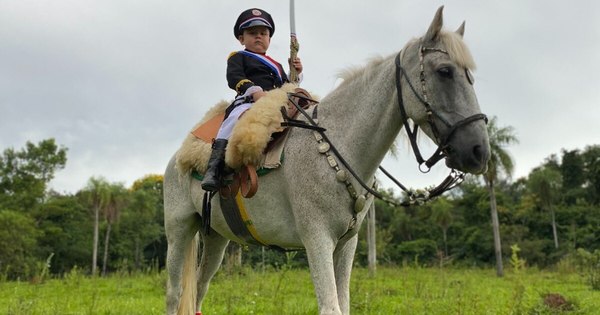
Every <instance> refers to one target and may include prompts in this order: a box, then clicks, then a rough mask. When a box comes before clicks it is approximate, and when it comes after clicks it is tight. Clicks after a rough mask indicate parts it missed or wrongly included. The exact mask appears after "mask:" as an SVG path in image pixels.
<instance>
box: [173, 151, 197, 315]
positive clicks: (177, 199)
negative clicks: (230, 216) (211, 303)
mask: <svg viewBox="0 0 600 315" xmlns="http://www.w3.org/2000/svg"><path fill="white" fill-rule="evenodd" d="M164 207H165V211H164V217H165V234H166V236H167V242H168V249H167V262H166V264H167V266H166V267H167V271H168V280H167V301H166V302H167V314H169V315H172V314H176V313H177V311H178V308H179V307H180V306H179V304H180V302H181V301H180V299H181V295H182V287H183V281H182V280H186V279H183V276H184V273H183V270H184V264H185V262H186V258H190V259H187V261H188V262H189V263H191V264H194V265H195V264H196V257H195V256H194V255H193V253H192V252H194V253H195V252H197V243H196V242H193V239H194V236H195V235H196V233H197V232H198V230H199V228H200V216H199V215H198V213H197V212H196V210H195V208H194V204H193V202H192V199H191V197H190V195H189V189H187V188H186V187H185V185H182V183H181V182H180V181H179V174H178V173H177V170H176V169H175V159H174V158H172V159H171V161H170V162H169V165H168V166H167V170H166V171H165V177H164ZM194 245H195V246H194ZM186 256H187V257H186ZM192 258H193V259H192ZM194 268H195V266H194ZM191 277H192V283H193V284H194V285H195V281H196V279H195V275H194V274H192V275H191ZM186 283H189V281H188V282H186ZM186 287H189V286H186ZM194 289H195V288H194ZM192 292H193V291H192ZM192 303H195V298H193V299H191V302H190V303H189V304H192ZM186 305H187V303H186ZM193 306H194V307H195V305H193ZM188 307H192V305H188Z"/></svg>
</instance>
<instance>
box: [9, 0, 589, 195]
mask: <svg viewBox="0 0 600 315" xmlns="http://www.w3.org/2000/svg"><path fill="white" fill-rule="evenodd" d="M440 5H445V8H444V24H445V27H446V28H447V29H449V30H455V29H456V28H457V27H458V26H459V25H460V23H462V21H466V31H465V41H466V43H467V45H468V46H469V48H470V50H471V53H472V54H473V56H474V58H475V61H476V63H477V70H476V71H475V72H474V76H475V91H476V93H477V97H478V100H479V103H480V106H481V109H482V111H483V112H484V113H486V114H487V115H488V116H490V117H492V116H497V117H498V124H499V126H500V127H506V126H511V127H513V128H514V131H515V135H516V137H517V138H518V139H519V143H518V144H514V145H511V146H509V147H507V148H506V149H507V150H508V151H509V152H510V153H511V155H512V157H513V158H514V160H515V163H516V167H515V173H514V174H513V178H519V177H523V176H527V174H528V173H529V172H530V171H531V169H532V168H534V167H536V166H539V165H540V164H541V163H543V161H544V159H546V158H547V157H548V156H550V155H551V154H558V155H560V152H561V150H562V149H567V150H573V149H584V148H585V147H586V146H587V145H593V144H600V123H599V122H598V121H599V119H600V76H599V75H598V74H599V73H600V58H598V54H599V53H600V2H598V1H594V0H581V1H571V2H566V1H556V0H550V1H522V0H505V1H468V0H461V1H447V2H444V1H436V0H420V1H416V0H411V1H409V0H405V1H398V0H393V1H392V0H376V1H365V0H362V1H358V0H346V1H308V0H306V1H303V0H298V1H296V32H297V34H298V40H299V42H300V52H299V57H300V58H301V59H302V62H303V65H304V81H303V83H302V87H303V88H305V89H307V90H309V91H310V92H312V93H314V94H316V95H318V96H320V97H323V96H325V95H327V94H328V93H329V92H330V91H331V90H332V89H333V88H334V85H335V84H336V81H337V80H338V79H337V76H338V74H339V73H340V72H341V71H342V70H344V69H347V68H349V67H354V66H360V65H364V64H366V62H367V61H368V60H369V59H371V58H372V57H374V56H388V55H391V54H394V53H397V52H398V51H399V50H400V49H401V48H402V47H403V46H404V44H405V43H406V42H407V41H408V40H410V39H412V38H414V37H418V36H421V35H423V34H424V33H425V31H426V30H427V28H428V26H429V24H430V22H431V20H432V18H433V15H434V13H435V10H436V9H437V8H438V7H439V6H440ZM251 7H259V8H262V9H264V10H266V11H268V12H270V13H271V15H272V16H273V18H274V20H275V34H274V37H273V38H272V41H271V47H270V49H269V52H268V54H269V55H270V56H272V57H273V58H275V59H276V60H279V61H280V62H281V61H284V60H286V59H287V56H288V55H289V11H288V1H273V0H271V1H267V0H262V1H259V0H257V1H233V0H222V1H206V0H171V1H158V0H137V1H134V0H102V1H100V0H96V1H92V0H1V1H0V150H2V151H3V150H5V149H7V148H15V149H17V150H18V149H21V148H23V147H24V145H25V143H26V142H27V141H31V142H34V143H37V142H39V141H41V140H43V139H48V138H54V139H55V140H56V142H57V143H58V144H59V145H61V146H63V147H66V148H68V153H67V158H68V161H67V165H66V167H65V168H64V169H63V170H60V171H58V172H57V173H56V176H55V179H54V180H53V181H52V182H51V187H52V188H53V189H54V190H56V191H58V192H60V193H75V192H77V191H78V190H80V189H82V188H83V187H84V186H85V185H86V183H87V181H88V180H89V179H90V177H92V176H102V177H104V178H106V179H107V180H109V181H110V182H121V183H123V184H125V185H127V186H129V185H131V184H132V183H133V181H135V180H136V179H139V178H141V177H143V176H144V175H147V174H161V173H163V172H164V169H165V167H166V164H167V162H168V161H169V159H170V158H171V156H172V155H173V154H174V153H175V151H176V150H177V149H178V148H179V146H180V144H181V143H182V141H183V139H184V137H185V136H186V134H187V133H188V132H189V131H190V129H191V128H192V127H193V125H194V124H195V123H196V122H198V121H199V120H200V119H201V118H202V116H203V114H204V113H205V112H206V111H207V110H208V108H210V107H211V106H212V105H214V104H215V103H217V102H218V101H220V100H223V99H225V100H231V99H232V98H233V96H234V92H233V91H232V90H230V89H229V88H228V87H227V83H226V80H225V68H226V59H227V56H228V55H229V53H230V52H232V51H236V50H239V49H241V48H242V47H241V46H240V44H239V42H238V41H237V40H236V39H235V38H234V36H233V24H234V22H235V20H236V19H237V16H238V15H239V14H240V13H241V12H242V11H244V10H245V9H248V8H251ZM282 63H283V62H282ZM401 133H403V132H401ZM332 140H334V139H332ZM334 141H335V140H334ZM422 145H423V146H424V147H425V151H426V152H427V151H430V152H432V151H433V149H434V148H433V145H431V144H428V142H426V141H423V143H422ZM383 166H384V167H385V168H386V169H388V171H390V172H391V173H393V174H394V175H395V176H396V177H397V178H398V179H399V180H400V181H401V182H402V183H404V184H405V185H407V186H410V187H415V188H418V187H423V186H430V185H434V184H437V183H438V182H439V181H441V180H442V179H443V178H444V177H445V175H446V173H447V172H448V170H447V169H446V168H445V167H444V166H443V165H439V166H436V167H435V168H434V170H432V172H431V173H430V174H427V175H422V174H420V173H419V171H418V170H417V163H416V162H415V161H414V157H413V155H412V152H411V151H410V148H409V146H408V145H400V150H399V154H398V157H397V158H391V157H389V158H386V159H385V160H384V162H383ZM377 177H378V178H382V175H378V176H377ZM382 184H383V187H388V185H389V187H391V184H389V181H386V180H383V179H382Z"/></svg>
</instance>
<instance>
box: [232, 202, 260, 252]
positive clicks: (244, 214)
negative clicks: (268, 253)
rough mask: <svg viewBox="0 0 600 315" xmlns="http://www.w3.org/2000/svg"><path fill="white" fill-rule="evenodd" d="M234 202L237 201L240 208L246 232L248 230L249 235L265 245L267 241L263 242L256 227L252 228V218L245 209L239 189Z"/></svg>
mask: <svg viewBox="0 0 600 315" xmlns="http://www.w3.org/2000/svg"><path fill="white" fill-rule="evenodd" d="M235 202H236V203H237V206H238V209H239V210H240V216H241V217H242V220H243V221H244V224H245V225H246V228H248V232H250V235H252V237H253V238H254V239H255V240H256V241H257V242H259V243H261V244H262V245H263V246H266V245H267V243H265V242H264V241H263V240H262V239H260V237H258V233H257V232H256V229H255V228H254V223H252V220H251V219H250V217H249V216H248V211H247V210H246V207H245V206H244V200H243V198H242V194H241V193H240V192H239V191H238V193H237V195H235Z"/></svg>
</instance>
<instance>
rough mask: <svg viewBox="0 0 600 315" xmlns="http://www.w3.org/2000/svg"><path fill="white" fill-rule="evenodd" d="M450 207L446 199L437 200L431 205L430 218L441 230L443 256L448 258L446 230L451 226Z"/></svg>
mask: <svg viewBox="0 0 600 315" xmlns="http://www.w3.org/2000/svg"><path fill="white" fill-rule="evenodd" d="M451 209H452V205H451V204H450V202H449V201H448V199H446V198H439V199H437V200H435V202H434V203H433V204H432V209H431V210H432V211H433V213H432V214H431V217H432V219H433V221H434V222H435V224H436V225H437V226H439V227H440V228H441V229H442V236H443V238H444V256H445V257H448V228H450V224H452V220H453V217H452V211H451Z"/></svg>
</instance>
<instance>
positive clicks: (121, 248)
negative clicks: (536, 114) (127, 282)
mask: <svg viewBox="0 0 600 315" xmlns="http://www.w3.org/2000/svg"><path fill="white" fill-rule="evenodd" d="M493 123H495V120H494V121H493ZM500 130H502V129H500ZM509 131H510V129H509ZM504 153H506V152H504ZM67 155H68V149H67V148H65V147H62V146H60V145H58V144H57V143H55V140H54V139H46V140H42V141H40V142H38V143H31V142H27V143H26V144H25V145H24V147H23V148H20V149H14V148H7V149H5V150H4V151H3V153H2V155H1V156H0V275H2V278H3V279H4V280H14V279H30V280H31V279H35V278H36V277H40V276H53V277H60V276H62V275H65V274H68V273H69V272H70V271H71V270H73V269H74V268H77V269H78V270H79V272H83V273H86V274H100V275H106V274H109V273H112V272H115V271H119V272H135V271H141V270H148V269H156V270H161V269H163V268H164V266H165V254H166V246H167V245H166V244H167V243H166V239H165V235H164V230H163V197H162V176H161V175H158V174H150V175H147V176H144V177H143V178H140V179H138V180H137V181H135V182H134V183H133V185H132V186H131V187H125V186H124V185H123V184H121V183H112V182H108V181H106V180H105V179H103V178H102V177H92V178H90V179H89V181H88V183H87V185H86V186H85V187H82V188H81V190H79V191H78V192H76V193H74V194H61V193H57V192H55V191H52V190H49V189H48V186H49V185H48V184H49V182H50V181H51V180H52V179H53V177H54V175H55V173H56V172H59V171H60V170H61V169H62V168H64V167H65V165H66V163H67V161H68V159H67ZM497 171H498V170H497ZM497 173H498V174H497V176H496V177H494V178H493V179H494V180H493V181H492V183H491V184H492V185H491V186H490V181H489V178H488V177H487V175H488V174H486V176H470V177H468V178H467V180H466V181H465V182H464V183H463V184H462V185H461V186H459V187H458V188H456V189H454V190H452V191H451V192H450V193H447V194H446V195H444V196H443V197H441V198H438V199H436V200H435V201H433V202H430V203H427V204H424V205H419V206H410V207H406V208H395V207H392V206H390V205H388V204H386V203H384V202H380V201H377V202H376V225H375V226H376V249H377V258H378V263H379V264H381V265H389V266H397V265H406V264H415V265H420V266H444V265H455V266H468V267H471V266H480V267H490V266H494V265H496V266H498V261H497V259H496V257H500V262H502V261H504V262H507V261H508V260H509V259H510V256H511V252H513V251H514V250H515V246H517V247H516V248H518V249H519V257H520V258H521V259H522V261H523V263H525V264H526V265H527V266H535V267H538V268H553V267H554V266H556V265H557V264H559V263H560V262H561V261H564V260H565V259H574V257H575V256H577V251H578V250H579V253H588V254H591V255H593V253H595V254H596V256H600V145H590V146H587V147H585V148H581V149H578V150H570V151H567V150H562V151H561V152H558V153H555V154H551V155H550V156H548V158H547V159H545V160H544V161H541V163H540V165H539V167H537V168H535V169H533V170H532V171H531V172H530V173H529V175H528V176H527V177H523V178H518V179H516V180H512V179H511V178H510V176H508V175H510V173H509V172H506V171H505V172H504V173H503V172H499V171H498V172H497ZM490 188H493V189H490ZM383 193H385V194H386V195H388V196H389V197H392V198H394V199H397V200H402V199H403V198H405V197H406V196H404V195H397V194H396V193H395V192H394V191H392V190H386V191H383ZM491 193H492V194H493V195H494V197H495V203H496V210H497V217H498V228H499V231H498V233H499V236H500V240H501V242H500V244H501V252H500V254H501V256H496V255H497V253H496V254H495V250H494V229H493V228H492V227H493V224H492V222H493V216H494V215H493V211H492V212H491V211H490V210H491V208H492V207H491V203H490V196H491V195H490V194H491ZM490 214H492V216H491V217H490ZM366 230H367V229H366V228H362V229H361V236H360V243H359V247H358V250H357V256H356V264H357V265H359V266H366V265H367V261H368V259H367V256H368V250H367V247H368V246H367V242H366V239H367V238H366V237H365V236H364V234H365V233H366ZM511 248H512V250H511ZM228 253H229V254H228V257H227V258H226V263H229V264H244V265H246V266H249V267H252V268H264V267H265V266H272V267H278V266H282V265H284V264H288V265H289V264H291V265H293V266H307V262H306V257H305V255H304V253H303V252H298V254H297V255H294V256H293V258H292V259H291V260H290V257H289V255H288V256H286V255H284V254H282V253H280V252H277V251H272V250H269V249H264V248H260V247H253V246H250V247H240V246H239V245H231V246H230V249H228ZM580 256H581V255H580ZM596 268H600V267H598V266H597V267H596ZM500 271H501V270H500ZM499 275H501V274H499Z"/></svg>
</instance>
